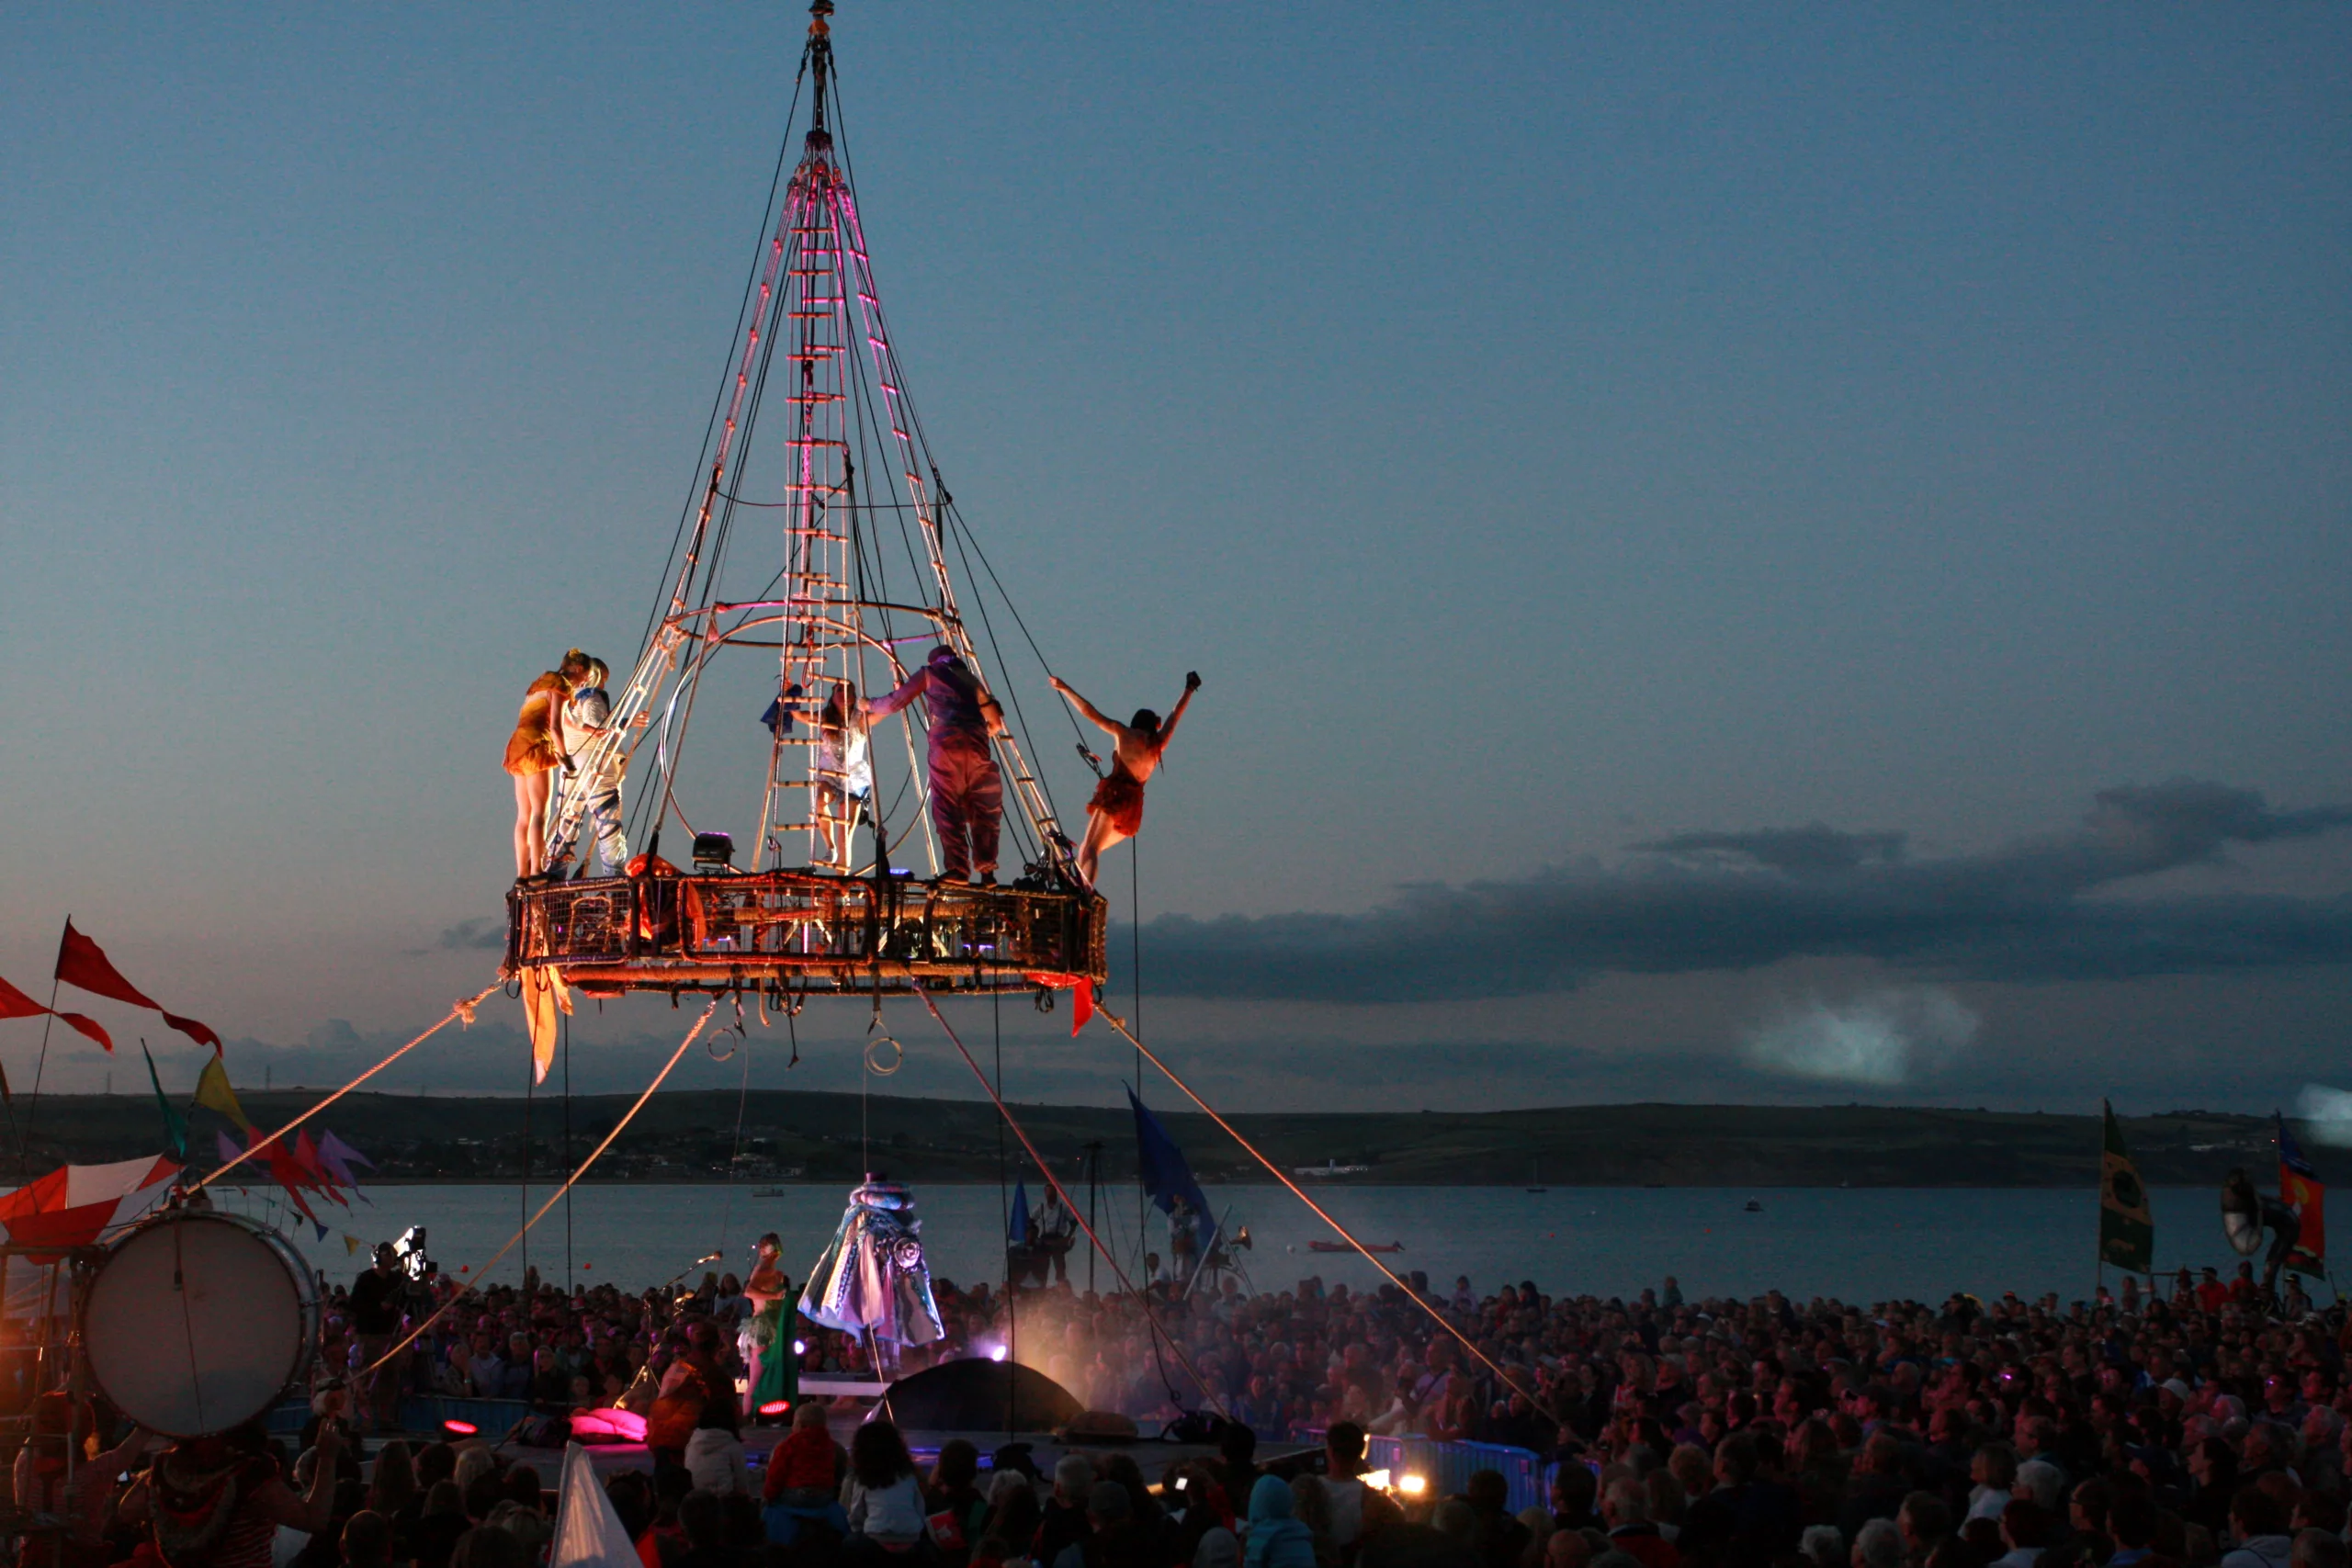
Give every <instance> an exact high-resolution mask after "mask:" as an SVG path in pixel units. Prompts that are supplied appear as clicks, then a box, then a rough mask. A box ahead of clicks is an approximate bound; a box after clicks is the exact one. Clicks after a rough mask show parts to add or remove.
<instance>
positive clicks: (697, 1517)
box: [678, 1487, 727, 1551]
mask: <svg viewBox="0 0 2352 1568" xmlns="http://www.w3.org/2000/svg"><path fill="white" fill-rule="evenodd" d="M678 1528H679V1529H683V1530H684V1531H685V1532H686V1544H687V1545H688V1546H690V1547H692V1548H694V1549H695V1551H721V1550H723V1549H724V1548H725V1547H726V1545H727V1503H726V1500H725V1499H724V1498H722V1497H720V1496H719V1495H718V1493H716V1492H707V1491H704V1490H702V1489H701V1488H699V1487H697V1488H696V1489H695V1490H694V1491H692V1492H689V1493H687V1494H686V1495H685V1500H684V1502H682V1503H680V1504H679V1505H678Z"/></svg>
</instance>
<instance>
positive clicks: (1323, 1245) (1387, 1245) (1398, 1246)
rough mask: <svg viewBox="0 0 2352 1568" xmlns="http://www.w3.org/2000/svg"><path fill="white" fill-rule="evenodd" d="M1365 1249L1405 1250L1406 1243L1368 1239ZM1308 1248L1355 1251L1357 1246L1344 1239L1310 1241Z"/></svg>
mask: <svg viewBox="0 0 2352 1568" xmlns="http://www.w3.org/2000/svg"><path fill="white" fill-rule="evenodd" d="M1363 1249H1364V1250H1365V1251H1366V1252H1402V1251H1404V1250H1405V1244H1404V1243H1403V1242H1401V1241H1368V1242H1365V1243H1364V1244H1363ZM1306 1250H1307V1251H1309V1252H1353V1251H1354V1250H1355V1248H1354V1247H1350V1246H1349V1245H1348V1244H1347V1243H1346V1242H1344V1241H1310V1242H1308V1243H1307V1244H1306Z"/></svg>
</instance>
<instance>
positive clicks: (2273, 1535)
mask: <svg viewBox="0 0 2352 1568" xmlns="http://www.w3.org/2000/svg"><path fill="white" fill-rule="evenodd" d="M2230 1533H2231V1534H2232V1535H2233V1536H2235V1537H2236V1538H2237V1542H2238V1543H2237V1545H2236V1546H2235V1547H2233V1549H2231V1550H2230V1551H2225V1552H2223V1553H2222V1568H2290V1563H2291V1562H2292V1559H2293V1557H2294V1552H2295V1541H2294V1538H2293V1537H2292V1536H2290V1535H2289V1534H2288V1533H2287V1505H2286V1504H2284V1503H2281V1502H2280V1501H2278V1498H2276V1497H2274V1496H2272V1495H2270V1494H2269V1493H2267V1492H2266V1491H2264V1490H2263V1489H2262V1488H2261V1487H2259V1486H2241V1487H2239V1488H2238V1490H2237V1494H2236V1495H2234V1496H2233V1497H2232V1498H2231V1499H2230Z"/></svg>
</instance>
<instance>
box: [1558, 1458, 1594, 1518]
mask: <svg viewBox="0 0 2352 1568" xmlns="http://www.w3.org/2000/svg"><path fill="white" fill-rule="evenodd" d="M1596 1484H1597V1483H1596V1482H1595V1481H1594V1479H1593V1473H1592V1472H1590V1471H1589V1470H1587V1469H1586V1468H1585V1467H1584V1466H1582V1465H1580V1464H1577V1463H1573V1462H1571V1463H1567V1464H1563V1465H1562V1466H1560V1468H1559V1470H1558V1471H1557V1472H1555V1473H1554V1475H1553V1477H1552V1511H1553V1512H1554V1513H1555V1514H1566V1515H1567V1516H1568V1517H1570V1518H1571V1519H1581V1518H1585V1517H1589V1515H1590V1514H1591V1513H1592V1496H1593V1491H1594V1488H1595V1485H1596Z"/></svg>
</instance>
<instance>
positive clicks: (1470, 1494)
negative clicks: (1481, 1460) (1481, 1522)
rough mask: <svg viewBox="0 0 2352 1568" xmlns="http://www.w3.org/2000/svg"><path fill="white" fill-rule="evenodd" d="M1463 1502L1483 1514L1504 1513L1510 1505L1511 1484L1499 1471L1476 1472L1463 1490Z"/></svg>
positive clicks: (1472, 1473) (1471, 1474)
mask: <svg viewBox="0 0 2352 1568" xmlns="http://www.w3.org/2000/svg"><path fill="white" fill-rule="evenodd" d="M1462 1500H1463V1501H1464V1502H1465V1503H1467V1504H1469V1505H1470V1506H1472V1507H1474V1508H1476V1509H1477V1510H1478V1512H1480V1513H1482V1514H1487V1515H1494V1514H1499V1513H1502V1512H1503V1511H1504V1510H1505V1509H1506V1508H1508V1507H1509V1506H1510V1482H1508V1481H1505V1480H1504V1479H1503V1472H1501V1471H1499V1470H1474V1471H1472V1472H1470V1479H1469V1481H1468V1482H1467V1483H1464V1486H1463V1488H1462Z"/></svg>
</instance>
